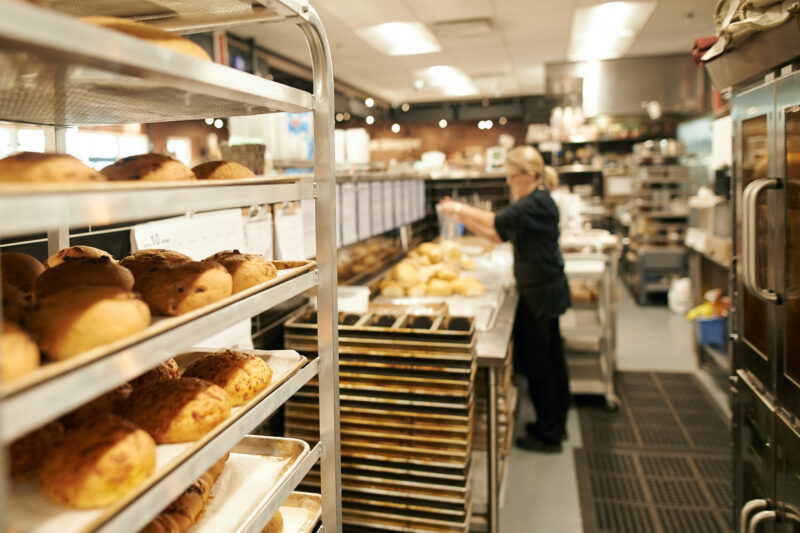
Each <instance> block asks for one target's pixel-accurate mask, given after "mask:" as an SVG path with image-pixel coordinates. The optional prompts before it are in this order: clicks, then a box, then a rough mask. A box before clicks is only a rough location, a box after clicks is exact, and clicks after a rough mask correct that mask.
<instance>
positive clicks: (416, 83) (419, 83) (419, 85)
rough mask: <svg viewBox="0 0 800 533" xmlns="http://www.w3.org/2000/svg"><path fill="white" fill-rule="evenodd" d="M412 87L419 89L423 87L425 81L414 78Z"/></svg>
mask: <svg viewBox="0 0 800 533" xmlns="http://www.w3.org/2000/svg"><path fill="white" fill-rule="evenodd" d="M413 87H414V90H415V91H419V90H421V89H422V88H423V87H425V82H424V81H422V80H414V84H413Z"/></svg>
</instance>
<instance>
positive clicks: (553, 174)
mask: <svg viewBox="0 0 800 533" xmlns="http://www.w3.org/2000/svg"><path fill="white" fill-rule="evenodd" d="M542 179H544V182H543V183H544V187H545V189H547V190H548V191H554V190H556V189H557V188H558V172H557V171H556V169H554V168H553V167H551V166H546V167H544V173H543V175H542Z"/></svg>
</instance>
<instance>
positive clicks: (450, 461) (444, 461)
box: [342, 442, 470, 470]
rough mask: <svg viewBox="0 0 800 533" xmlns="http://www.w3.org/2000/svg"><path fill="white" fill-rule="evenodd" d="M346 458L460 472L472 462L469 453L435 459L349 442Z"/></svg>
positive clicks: (423, 454) (344, 452) (425, 454)
mask: <svg viewBox="0 0 800 533" xmlns="http://www.w3.org/2000/svg"><path fill="white" fill-rule="evenodd" d="M406 450H407V449H406ZM344 456H347V457H349V458H351V459H369V460H372V461H386V462H388V463H402V464H411V465H421V466H433V467H440V468H455V469H459V470H462V469H466V468H467V467H468V466H469V462H470V457H469V454H468V453H467V454H466V455H463V456H460V457H458V458H448V457H442V456H435V457H434V456H432V455H431V454H428V453H425V452H420V453H419V454H412V453H409V452H407V451H405V450H404V451H401V452H396V453H393V451H392V450H388V449H386V448H384V447H369V446H360V445H359V444H358V443H356V444H353V443H349V442H343V443H342V457H344Z"/></svg>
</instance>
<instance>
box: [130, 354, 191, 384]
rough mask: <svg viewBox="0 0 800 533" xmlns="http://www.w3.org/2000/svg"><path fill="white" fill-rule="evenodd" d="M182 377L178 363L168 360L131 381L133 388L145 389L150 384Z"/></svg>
mask: <svg viewBox="0 0 800 533" xmlns="http://www.w3.org/2000/svg"><path fill="white" fill-rule="evenodd" d="M179 377H181V371H180V369H179V368H178V363H176V362H175V359H167V360H166V361H164V362H163V363H161V364H160V365H158V366H157V367H155V368H151V369H150V370H148V371H147V372H145V373H144V374H142V375H141V376H139V377H137V378H136V379H134V380H132V381H131V383H130V384H131V387H133V388H134V389H137V388H139V387H144V386H145V385H149V384H150V383H158V382H159V381H169V380H171V379H178V378H179Z"/></svg>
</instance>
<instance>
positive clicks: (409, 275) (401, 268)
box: [392, 261, 419, 288]
mask: <svg viewBox="0 0 800 533" xmlns="http://www.w3.org/2000/svg"><path fill="white" fill-rule="evenodd" d="M392 277H393V278H394V279H395V280H397V282H398V283H399V284H400V285H402V286H403V287H406V288H407V287H413V286H414V285H416V284H418V283H419V272H418V271H417V267H415V266H414V265H413V264H411V262H410V261H403V262H401V263H398V264H397V265H396V266H395V267H394V268H393V269H392Z"/></svg>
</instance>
